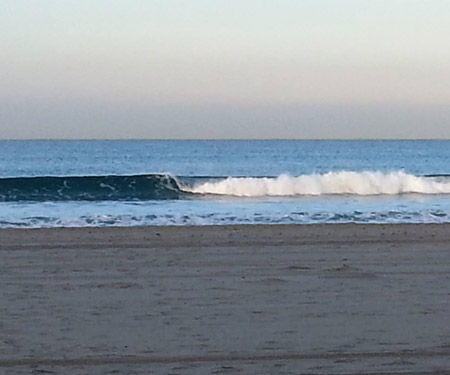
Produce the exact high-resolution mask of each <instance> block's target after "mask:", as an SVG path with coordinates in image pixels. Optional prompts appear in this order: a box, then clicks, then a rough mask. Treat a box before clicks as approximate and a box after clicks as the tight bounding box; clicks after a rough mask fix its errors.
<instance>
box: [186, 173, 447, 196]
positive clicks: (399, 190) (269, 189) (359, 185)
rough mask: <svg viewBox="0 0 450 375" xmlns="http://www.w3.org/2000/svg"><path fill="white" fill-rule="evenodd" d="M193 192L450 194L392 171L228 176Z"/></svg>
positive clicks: (439, 185) (432, 182) (439, 183)
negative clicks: (271, 176)
mask: <svg viewBox="0 0 450 375" xmlns="http://www.w3.org/2000/svg"><path fill="white" fill-rule="evenodd" d="M185 190H186V191H189V192H191V193H196V194H216V195H229V196H237V197H264V196H299V195H330V194H335V195H340V194H341V195H342V194H345V195H398V194H409V193H416V194H450V182H449V181H448V180H447V181H445V180H438V179H436V178H431V177H422V176H415V175H412V174H408V173H406V172H403V171H395V172H388V173H385V172H379V171H375V172H371V171H365V172H350V171H340V172H329V173H325V174H311V175H302V176H297V177H294V176H289V175H286V174H283V175H280V176H278V177H275V178H269V177H261V178H256V177H228V178H226V179H224V180H219V181H208V182H203V183H199V184H196V185H194V186H193V187H191V188H186V189H185Z"/></svg>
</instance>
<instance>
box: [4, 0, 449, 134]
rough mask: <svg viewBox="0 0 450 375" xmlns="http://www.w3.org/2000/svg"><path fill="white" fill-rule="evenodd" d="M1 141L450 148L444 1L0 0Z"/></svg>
mask: <svg viewBox="0 0 450 375" xmlns="http://www.w3.org/2000/svg"><path fill="white" fill-rule="evenodd" d="M0 50H1V52H0V57H1V58H0V138H450V1H448V0H422V1H418V0H341V1H337V0H272V1H269V0H240V1H233V0H178V1H176V0H133V1H125V0H90V1H87V0H64V1H60V0H3V1H2V2H1V3H0Z"/></svg>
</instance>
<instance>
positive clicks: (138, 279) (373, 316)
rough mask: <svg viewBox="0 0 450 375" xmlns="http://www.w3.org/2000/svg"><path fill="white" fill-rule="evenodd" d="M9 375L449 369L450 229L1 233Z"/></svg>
mask: <svg viewBox="0 0 450 375" xmlns="http://www.w3.org/2000/svg"><path fill="white" fill-rule="evenodd" d="M0 279H1V290H0V335H1V336H0V373H1V374H3V373H4V374H40V373H42V374H43V373H55V374H69V375H70V374H227V373H230V374H234V373H239V374H299V373H307V374H377V373H383V374H386V373H389V374H392V373H402V374H405V373H406V374H418V373H427V374H444V373H449V374H450V371H449V369H450V225H446V224H443V225H425V224H417V225H414V224H413V225H354V224H344V225H337V224H336V225H303V226H224V227H145V228H144V227H143V228H83V229H76V228H66V229H37V230H28V229H3V230H0Z"/></svg>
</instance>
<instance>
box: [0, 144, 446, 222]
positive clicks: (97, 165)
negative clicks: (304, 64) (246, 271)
mask: <svg viewBox="0 0 450 375" xmlns="http://www.w3.org/2000/svg"><path fill="white" fill-rule="evenodd" d="M449 161H450V141H448V140H340V139H339V140H282V139H280V140H243V139H242V140H241V139H240V140H2V141H0V227H2V228H10V227H16V228H41V227H86V226H100V227H101V226H143V225H226V224H313V223H345V222H352V223H443V222H450V162H449Z"/></svg>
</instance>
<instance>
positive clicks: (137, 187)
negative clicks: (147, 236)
mask: <svg viewBox="0 0 450 375" xmlns="http://www.w3.org/2000/svg"><path fill="white" fill-rule="evenodd" d="M183 194H185V193H183V192H182V191H181V189H180V184H179V182H178V180H177V179H176V178H175V177H172V176H170V175H166V174H151V175H131V176H66V177H53V176H45V177H18V178H2V179H0V201H3V202H11V201H79V200H86V201H102V200H166V199H179V198H180V196H181V195H183Z"/></svg>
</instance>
